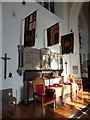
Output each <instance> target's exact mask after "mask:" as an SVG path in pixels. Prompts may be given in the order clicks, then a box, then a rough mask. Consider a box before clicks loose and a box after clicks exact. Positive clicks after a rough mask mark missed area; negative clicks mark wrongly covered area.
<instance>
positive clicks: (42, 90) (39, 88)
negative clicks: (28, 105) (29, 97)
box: [32, 77, 55, 114]
mask: <svg viewBox="0 0 90 120" xmlns="http://www.w3.org/2000/svg"><path fill="white" fill-rule="evenodd" d="M32 83H33V99H34V100H37V101H38V102H40V103H41V106H42V112H43V114H44V113H45V106H47V105H49V104H53V105H54V109H55V98H54V92H55V90H53V89H46V87H45V81H44V79H43V78H41V77H37V78H36V79H35V80H33V82H32Z"/></svg>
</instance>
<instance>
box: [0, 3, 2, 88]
mask: <svg viewBox="0 0 90 120" xmlns="http://www.w3.org/2000/svg"><path fill="white" fill-rule="evenodd" d="M0 57H2V3H1V2H0ZM0 68H2V59H1V58H0ZM1 89H2V69H0V90H1Z"/></svg>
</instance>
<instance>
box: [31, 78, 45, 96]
mask: <svg viewBox="0 0 90 120" xmlns="http://www.w3.org/2000/svg"><path fill="white" fill-rule="evenodd" d="M33 92H35V93H37V94H41V95H44V94H45V81H44V79H43V78H41V77H37V78H35V80H33Z"/></svg>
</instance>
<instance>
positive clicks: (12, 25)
mask: <svg viewBox="0 0 90 120" xmlns="http://www.w3.org/2000/svg"><path fill="white" fill-rule="evenodd" d="M62 5H63V6H62V8H63V15H62V16H61V18H60V16H58V17H56V16H55V15H54V14H52V13H51V12H49V11H48V10H47V9H45V8H43V7H42V6H41V5H39V4H37V3H28V4H26V5H25V6H22V4H21V3H15V2H14V3H13V2H10V3H9V2H7V3H3V5H2V21H3V22H2V26H3V27H2V53H0V56H4V54H5V53H7V54H8V57H10V58H11V59H10V60H9V61H8V64H7V79H3V74H2V88H3V89H4V88H9V87H12V88H13V93H14V96H16V97H17V101H18V102H19V101H20V100H21V97H20V94H21V92H20V91H21V89H22V87H23V76H19V75H18V73H17V72H16V71H17V68H18V48H17V46H18V45H19V44H20V23H21V20H22V19H23V18H25V17H26V16H28V15H29V14H31V13H32V12H33V11H35V10H38V11H37V29H36V35H37V37H36V42H35V46H34V48H43V47H46V46H45V44H44V43H45V42H46V39H45V37H46V36H45V34H44V33H45V30H46V29H47V28H48V27H49V26H51V25H53V24H55V23H56V22H59V21H60V35H64V34H67V33H68V32H69V30H70V29H71V28H72V29H73V31H74V32H75V44H74V46H75V49H74V54H72V55H64V56H63V59H64V62H65V61H67V62H68V66H67V72H68V74H69V73H70V70H71V73H72V66H73V65H78V67H79V68H78V69H79V73H78V74H77V75H76V76H75V77H80V76H81V74H80V62H79V39H78V29H77V24H78V23H77V21H75V23H74V22H71V26H70V23H69V22H68V20H72V17H71V19H69V18H68V14H69V15H70V13H68V6H67V5H68V4H66V3H65V4H64V3H63V4H62ZM61 10H62V9H60V8H59V7H58V9H57V12H58V15H61V14H60V13H59V11H61ZM71 10H72V9H71ZM13 13H15V16H13ZM72 16H73V14H72ZM68 25H69V26H68ZM0 43H1V41H0ZM49 48H50V49H51V50H52V51H55V52H56V51H57V52H60V48H59V45H55V46H52V47H49ZM0 49H1V48H0ZM1 54H2V55H1ZM71 60H72V61H71ZM70 66H71V67H70ZM3 68H4V64H3V62H2V73H4V69H3ZM9 72H12V73H13V74H14V76H13V77H12V78H9V77H8V74H9ZM63 75H64V76H66V74H65V64H64V72H63Z"/></svg>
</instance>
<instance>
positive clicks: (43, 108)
mask: <svg viewBox="0 0 90 120" xmlns="http://www.w3.org/2000/svg"><path fill="white" fill-rule="evenodd" d="M42 113H43V115H44V114H45V107H44V105H42Z"/></svg>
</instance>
